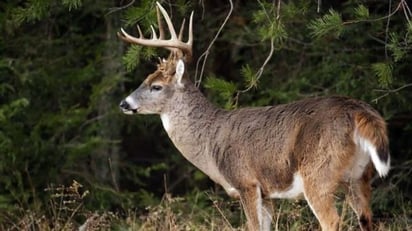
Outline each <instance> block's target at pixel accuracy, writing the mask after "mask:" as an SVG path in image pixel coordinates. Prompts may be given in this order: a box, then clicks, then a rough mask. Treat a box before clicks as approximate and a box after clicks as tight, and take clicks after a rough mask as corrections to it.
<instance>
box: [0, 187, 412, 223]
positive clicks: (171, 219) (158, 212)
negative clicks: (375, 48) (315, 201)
mask: <svg viewBox="0 0 412 231" xmlns="http://www.w3.org/2000/svg"><path fill="white" fill-rule="evenodd" d="M80 188H81V185H80V184H79V183H77V182H73V184H72V185H70V186H67V187H64V186H62V187H56V188H53V189H49V190H50V194H51V197H50V201H49V205H48V208H49V210H48V211H23V210H22V211H20V212H17V213H14V214H9V215H8V216H6V217H5V218H3V220H2V223H1V224H0V230H41V231H43V230H44V231H48V230H79V231H86V230H87V231H92V230H148V231H163V230H165V231H166V230H195V231H214V230H216V231H226V230H228V231H229V230H230V231H233V230H236V231H243V230H246V226H245V222H246V220H245V217H244V215H243V213H242V212H241V206H240V203H239V202H238V201H233V200H230V199H228V198H227V197H225V196H221V195H216V194H215V193H210V192H199V193H195V194H194V195H190V196H188V197H186V198H181V197H172V196H171V195H169V194H166V195H164V197H163V199H162V200H161V202H160V203H159V204H157V205H155V206H152V207H147V208H146V209H144V211H141V210H140V211H132V210H129V211H126V212H123V213H122V214H116V213H112V212H105V211H103V212H101V211H88V210H87V209H85V208H84V206H83V200H84V198H85V197H87V195H88V193H89V192H88V191H83V192H82V193H80V192H79V191H81V190H79V189H80ZM378 193H379V195H381V196H385V193H384V192H381V191H380V192H378ZM375 194H376V193H375ZM379 195H376V197H377V198H378V199H381V198H379ZM275 202H276V204H275V203H274V204H273V208H274V211H275V214H274V216H273V222H272V230H319V225H318V222H317V220H316V218H315V217H314V215H313V214H312V213H311V211H310V209H309V208H308V206H307V205H306V202H305V201H299V200H296V201H294V200H276V201H275ZM376 203H377V202H374V203H373V204H376ZM385 203H386V202H384V203H380V204H385ZM395 204H397V206H398V208H397V209H396V210H394V211H396V212H391V214H384V213H378V214H379V216H375V218H374V226H375V230H378V231H387V230H405V231H406V230H412V220H411V215H412V211H411V206H410V205H411V204H410V202H406V203H405V202H400V203H395ZM374 207H379V206H374ZM338 208H339V210H340V212H341V224H342V225H341V226H342V228H341V230H359V228H358V226H357V220H356V217H355V215H354V214H353V212H352V210H351V209H350V208H349V206H348V205H347V203H345V202H344V201H343V202H340V203H339V204H338ZM375 213H376V211H375Z"/></svg>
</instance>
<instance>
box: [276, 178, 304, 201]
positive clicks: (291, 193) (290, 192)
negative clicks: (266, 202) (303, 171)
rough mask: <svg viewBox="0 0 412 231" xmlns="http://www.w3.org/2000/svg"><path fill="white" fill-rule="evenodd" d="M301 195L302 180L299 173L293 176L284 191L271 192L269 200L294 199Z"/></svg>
mask: <svg viewBox="0 0 412 231" xmlns="http://www.w3.org/2000/svg"><path fill="white" fill-rule="evenodd" d="M302 193H303V180H302V177H301V176H300V175H299V173H295V174H294V175H293V182H292V184H291V185H290V187H289V188H288V189H286V190H285V191H276V192H272V193H271V194H270V195H269V196H270V198H296V197H299V196H300V195H301V194H302Z"/></svg>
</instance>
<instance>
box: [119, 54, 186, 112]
mask: <svg viewBox="0 0 412 231" xmlns="http://www.w3.org/2000/svg"><path fill="white" fill-rule="evenodd" d="M184 68H185V67H184V62H183V60H182V59H179V60H178V61H177V62H176V61H175V59H174V58H169V59H168V60H165V61H161V63H160V64H159V65H158V68H157V70H156V71H155V72H153V73H152V74H150V75H149V76H148V77H147V78H146V80H145V81H144V82H143V83H142V84H141V85H140V86H139V88H137V89H136V90H135V91H134V92H132V94H130V95H129V96H127V97H126V98H125V99H124V100H122V101H121V102H120V105H119V106H120V109H121V110H122V111H123V113H125V114H135V113H139V114H160V113H162V111H163V108H164V106H165V105H167V104H168V102H169V101H170V100H172V98H173V95H174V93H175V92H176V91H177V90H179V89H182V88H183V87H184V84H183V83H182V77H183V75H184Z"/></svg>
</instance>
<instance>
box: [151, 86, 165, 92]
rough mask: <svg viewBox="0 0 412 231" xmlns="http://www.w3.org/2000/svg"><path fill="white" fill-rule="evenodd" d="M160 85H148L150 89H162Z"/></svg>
mask: <svg viewBox="0 0 412 231" xmlns="http://www.w3.org/2000/svg"><path fill="white" fill-rule="evenodd" d="M162 88H163V87H162V86H160V85H152V86H150V91H160V90H162Z"/></svg>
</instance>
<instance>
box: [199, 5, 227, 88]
mask: <svg viewBox="0 0 412 231" xmlns="http://www.w3.org/2000/svg"><path fill="white" fill-rule="evenodd" d="M229 3H230V9H229V13H228V14H227V16H226V18H225V20H224V21H223V23H222V25H220V28H219V30H218V31H217V33H216V35H215V37H214V38H213V39H212V41H211V42H210V44H209V46H208V47H207V49H206V51H205V52H203V54H202V55H201V56H200V57H199V59H198V60H197V63H196V72H195V86H196V87H199V86H200V83H201V82H202V78H203V72H204V69H205V65H206V60H207V57H208V56H209V52H210V49H212V46H213V44H214V43H215V42H216V40H217V38H218V37H219V35H220V33H221V32H222V30H223V28H224V27H225V25H226V23H227V21H228V20H229V18H230V16H231V15H232V12H233V1H232V0H229ZM201 60H203V63H202V67H201V70H200V75H199V78H198V77H197V72H198V69H199V65H200V62H201Z"/></svg>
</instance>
